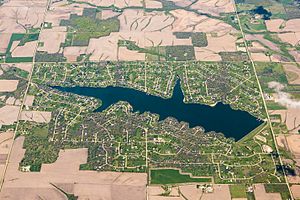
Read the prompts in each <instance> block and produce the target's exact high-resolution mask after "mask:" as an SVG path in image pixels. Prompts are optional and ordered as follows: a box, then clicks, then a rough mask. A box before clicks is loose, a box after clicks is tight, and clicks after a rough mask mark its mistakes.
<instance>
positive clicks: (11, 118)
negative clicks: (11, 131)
mask: <svg viewBox="0 0 300 200" xmlns="http://www.w3.org/2000/svg"><path fill="white" fill-rule="evenodd" d="M19 110H20V107H19V106H10V105H6V106H3V107H1V108H0V125H11V124H13V123H14V122H16V121H17V118H18V114H19Z"/></svg>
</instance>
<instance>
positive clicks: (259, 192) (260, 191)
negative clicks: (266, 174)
mask: <svg viewBox="0 0 300 200" xmlns="http://www.w3.org/2000/svg"><path fill="white" fill-rule="evenodd" d="M254 187H255V189H254V195H255V199H256V200H281V196H280V194H279V193H266V190H265V187H264V185H263V184H256V185H255V186H254Z"/></svg>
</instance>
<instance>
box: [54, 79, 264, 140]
mask: <svg viewBox="0 0 300 200" xmlns="http://www.w3.org/2000/svg"><path fill="white" fill-rule="evenodd" d="M53 88H55V89H58V90H60V91H63V92H70V93H74V94H78V95H83V96H88V97H95V98H98V99H101V101H102V105H101V107H99V108H97V109H96V110H95V112H101V111H103V110H105V109H107V108H108V107H109V106H111V105H113V104H115V103H117V102H119V101H126V102H128V103H129V104H130V105H131V106H132V107H133V111H134V112H135V111H139V112H140V113H143V112H146V111H149V112H150V113H155V114H158V115H159V116H160V118H159V119H160V120H164V119H166V118H167V117H173V118H175V119H177V120H178V121H184V122H187V123H189V126H190V127H195V126H201V127H203V128H204V129H205V130H206V131H215V132H221V133H223V134H224V135H225V136H226V137H232V138H234V139H235V140H236V141H237V140H239V139H241V138H242V137H244V136H245V135H247V134H248V133H249V132H251V131H252V130H253V129H255V128H256V127H257V126H259V125H260V124H261V123H262V121H260V120H258V119H257V118H255V117H254V116H252V115H250V114H249V113H248V112H245V111H241V110H234V109H232V108H231V107H230V106H229V105H224V104H222V103H218V104H216V105H215V106H214V107H211V106H208V105H203V104H196V103H184V102H183V98H184V95H183V92H182V90H181V86H180V80H177V82H176V85H175V88H174V92H173V96H172V98H169V99H164V98H161V97H158V96H153V95H149V94H147V93H145V92H141V91H138V90H135V89H130V88H125V87H114V86H109V87H106V88H92V87H58V86H56V87H53Z"/></svg>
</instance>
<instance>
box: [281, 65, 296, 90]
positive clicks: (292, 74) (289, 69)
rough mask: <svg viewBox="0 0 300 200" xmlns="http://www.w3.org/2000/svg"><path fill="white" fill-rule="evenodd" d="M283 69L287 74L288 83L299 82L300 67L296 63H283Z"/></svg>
mask: <svg viewBox="0 0 300 200" xmlns="http://www.w3.org/2000/svg"><path fill="white" fill-rule="evenodd" d="M283 69H284V71H285V73H286V74H287V78H288V81H289V84H295V85H299V84H300V69H299V67H297V66H296V65H293V64H284V65H283Z"/></svg>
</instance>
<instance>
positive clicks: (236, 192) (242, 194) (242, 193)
mask: <svg viewBox="0 0 300 200" xmlns="http://www.w3.org/2000/svg"><path fill="white" fill-rule="evenodd" d="M229 190H230V195H231V198H247V194H246V186H245V185H243V184H241V185H230V186H229Z"/></svg>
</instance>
